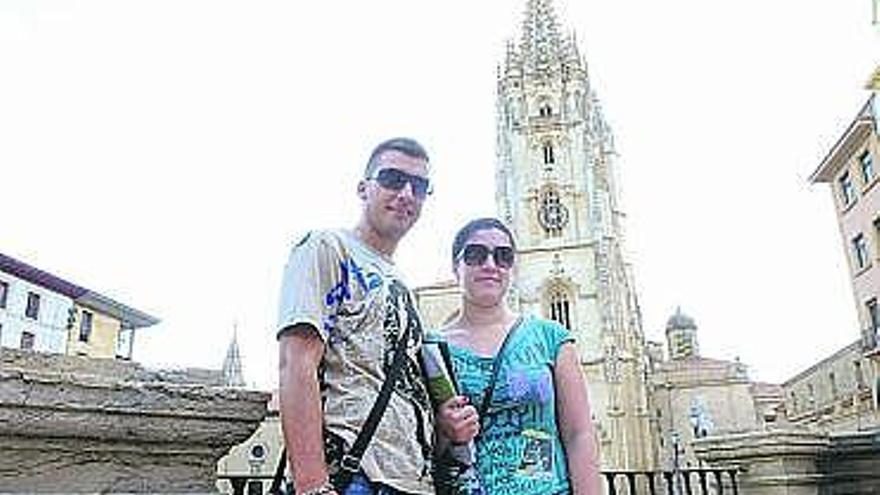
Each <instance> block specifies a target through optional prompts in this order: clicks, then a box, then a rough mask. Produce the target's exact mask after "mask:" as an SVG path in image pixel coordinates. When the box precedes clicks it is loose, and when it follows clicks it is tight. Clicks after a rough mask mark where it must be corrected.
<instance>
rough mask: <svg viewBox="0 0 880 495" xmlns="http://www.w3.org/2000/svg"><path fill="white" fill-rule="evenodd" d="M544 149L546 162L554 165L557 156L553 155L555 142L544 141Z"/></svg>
mask: <svg viewBox="0 0 880 495" xmlns="http://www.w3.org/2000/svg"><path fill="white" fill-rule="evenodd" d="M542 149H543V151H544V164H545V165H552V164H554V163H556V158H555V157H554V156H553V143H551V142H549V141H548V142H546V143H544V145H543V146H542Z"/></svg>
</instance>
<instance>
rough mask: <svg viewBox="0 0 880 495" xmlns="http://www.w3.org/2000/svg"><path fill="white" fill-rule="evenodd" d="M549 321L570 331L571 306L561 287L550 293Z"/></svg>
mask: <svg viewBox="0 0 880 495" xmlns="http://www.w3.org/2000/svg"><path fill="white" fill-rule="evenodd" d="M550 319H551V320H554V321H556V322H558V323H559V324H560V325H562V326H564V327H565V328H567V329H569V330H571V304H570V303H569V300H568V294H567V293H566V291H565V289H563V288H561V287H557V288H555V289H553V290H551V291H550Z"/></svg>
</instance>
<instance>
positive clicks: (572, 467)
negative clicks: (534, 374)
mask: <svg viewBox="0 0 880 495" xmlns="http://www.w3.org/2000/svg"><path fill="white" fill-rule="evenodd" d="M553 380H554V382H555V385H556V407H557V409H558V413H559V414H558V418H559V434H560V436H561V438H562V445H563V446H564V447H565V454H566V457H567V463H568V474H569V476H570V477H571V488H572V493H574V494H575V495H599V494H601V493H602V487H601V484H600V483H601V482H600V475H599V450H598V445H597V441H596V430H595V428H594V427H593V420H592V414H591V411H590V401H589V398H588V397H587V385H586V382H585V381H584V375H583V372H582V371H581V366H580V364H579V363H578V357H577V352H576V351H575V347H574V344H572V343H566V344H563V345H562V347H561V348H560V349H559V355H558V356H557V357H556V367H555V370H554V374H553Z"/></svg>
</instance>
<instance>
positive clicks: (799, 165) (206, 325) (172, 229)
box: [0, 0, 880, 387]
mask: <svg viewBox="0 0 880 495" xmlns="http://www.w3.org/2000/svg"><path fill="white" fill-rule="evenodd" d="M525 3H526V2H525V0H493V1H488V0H479V1H476V0H473V1H462V0H446V1H442V2H439V1H435V2H421V1H412V0H381V1H380V0H373V1H369V2H355V1H338V0H324V1H322V2H280V1H279V2H258V1H255V2H229V1H215V0H212V1H156V0H152V1H141V2H119V1H103V2H99V1H79V2H69V1H59V2H32V1H4V2H2V3H0V211H2V213H0V218H2V220H0V252H3V253H5V254H8V255H11V256H14V257H17V258H19V259H22V260H24V261H26V262H28V263H31V264H33V265H36V266H38V267H40V268H42V269H44V270H48V271H51V272H53V273H55V274H58V275H60V276H63V277H65V278H68V279H69V280H71V281H73V282H76V283H78V284H80V285H83V286H85V287H88V288H90V289H93V290H96V291H98V292H101V293H104V294H106V295H108V296H110V297H113V298H115V299H117V300H119V301H121V302H123V303H126V304H129V305H132V306H134V307H137V308H139V309H143V310H145V311H148V312H150V313H152V314H154V315H156V316H158V317H160V318H162V320H163V321H162V323H161V324H160V325H158V326H156V327H153V328H150V329H147V330H145V331H143V332H141V333H140V334H139V335H138V337H137V342H136V343H137V347H136V350H135V358H136V359H137V360H139V361H142V362H144V363H147V364H150V365H162V366H203V367H215V368H216V367H219V366H220V364H221V363H222V360H223V356H224V354H225V350H226V347H227V345H228V343H229V340H230V337H231V335H232V328H233V324H234V322H236V321H237V322H238V329H239V330H238V334H239V343H240V345H241V350H242V353H243V356H244V367H245V369H244V371H245V374H246V378H247V379H248V381H250V382H252V383H254V384H256V385H258V386H261V387H268V386H271V385H272V383H273V382H274V380H275V363H276V358H275V354H276V348H275V341H274V336H273V325H274V319H275V307H276V302H277V295H278V294H277V293H278V289H279V287H280V276H281V269H282V267H283V264H284V261H285V259H286V255H287V249H288V247H289V243H290V242H291V241H293V240H295V238H296V237H297V236H298V235H299V234H300V233H302V232H303V231H305V230H306V229H308V228H312V227H324V226H351V225H353V224H354V221H355V220H356V217H357V215H358V211H359V205H358V201H357V198H356V196H355V194H354V187H355V183H356V180H357V178H358V175H359V173H360V172H361V170H362V166H363V163H364V161H365V159H366V156H367V154H368V153H369V151H370V149H371V148H372V146H373V145H374V144H376V143H377V142H378V141H379V140H381V139H384V138H386V137H390V136H393V135H401V134H403V135H412V136H414V137H416V138H418V139H420V140H421V141H423V142H424V143H425V144H426V145H427V147H428V148H429V151H430V152H431V154H432V163H433V164H434V176H435V181H436V193H435V195H434V196H433V197H432V198H431V199H430V200H429V202H428V203H427V204H426V206H425V209H424V211H423V216H422V220H421V222H420V223H419V224H418V225H417V226H416V228H415V229H414V230H413V232H412V233H411V234H410V236H409V237H408V238H407V239H406V240H405V241H404V242H403V243H402V245H401V247H400V249H399V252H398V255H399V257H398V258H399V263H400V265H401V266H402V268H403V269H404V270H405V271H406V272H407V273H409V274H410V275H411V282H413V283H414V284H419V283H429V282H432V281H435V280H436V279H438V278H445V277H446V276H448V272H447V263H446V258H447V252H448V249H449V247H448V244H449V243H450V239H451V236H452V235H453V233H454V232H455V230H456V228H457V227H458V226H459V225H460V224H461V223H462V222H463V221H464V220H465V219H468V218H470V217H473V216H476V215H484V214H492V213H494V202H493V197H494V184H493V176H494V167H495V159H494V139H495V135H494V133H495V130H494V103H495V102H494V89H495V70H496V64H497V63H499V62H500V61H501V58H502V55H503V51H504V48H503V47H504V41H505V40H506V39H507V38H509V37H514V36H515V37H517V38H518V37H519V28H520V25H521V21H522V17H523V14H522V13H523V11H524V7H525ZM555 5H556V10H557V14H558V17H559V19H560V21H561V24H562V26H563V27H564V28H565V29H566V30H567V29H570V28H573V29H575V30H576V31H577V34H578V40H579V42H580V44H581V48H582V51H583V52H584V53H585V54H586V56H587V59H588V61H589V64H590V72H591V77H592V81H593V84H594V87H596V88H597V89H598V92H599V97H600V99H601V100H602V102H603V105H604V108H605V111H606V115H607V117H608V119H609V121H610V122H611V125H612V126H613V128H614V131H615V136H616V142H617V147H618V151H619V153H620V155H621V156H620V158H619V160H618V164H619V166H620V169H621V177H622V184H621V186H622V189H623V205H624V208H625V210H626V211H627V213H628V215H629V218H628V223H627V231H628V234H629V243H628V248H629V251H631V253H632V256H631V260H632V261H633V263H634V268H635V275H636V283H637V289H638V293H639V297H640V300H641V304H642V308H643V313H644V322H645V327H646V328H645V330H646V332H647V333H648V335H649V337H652V338H654V339H660V338H661V337H662V329H663V328H664V325H665V322H666V319H667V318H668V317H669V316H670V315H671V314H672V313H673V312H674V310H675V307H676V306H677V305H681V306H682V308H683V310H684V311H685V312H687V313H688V314H690V315H691V316H693V317H694V318H695V319H696V320H697V324H698V325H699V327H700V334H699V335H700V339H701V347H702V351H703V354H704V355H707V356H712V357H717V358H725V359H733V358H734V357H735V356H739V357H740V358H741V359H742V360H743V361H744V362H745V363H746V364H748V365H749V366H750V370H751V374H752V377H753V378H756V379H761V380H772V381H782V380H785V379H787V378H789V377H790V376H791V375H792V374H794V373H795V372H797V371H799V370H801V369H803V368H804V367H806V366H808V365H809V364H811V363H813V362H814V361H816V360H818V359H819V358H821V357H824V356H827V355H828V354H830V353H832V352H833V351H835V350H837V349H838V348H840V347H842V346H844V345H846V344H847V343H849V342H851V341H852V340H854V339H855V338H856V337H857V336H858V329H857V322H856V317H855V308H854V303H853V300H852V293H851V288H850V285H849V282H848V278H847V274H846V264H845V260H844V255H843V250H842V246H841V241H840V239H839V234H838V230H837V226H836V224H835V220H834V214H833V210H832V204H831V198H830V194H829V192H828V191H827V190H826V189H827V188H826V187H824V186H823V187H820V186H810V185H809V184H808V182H807V178H808V176H809V174H810V173H811V172H812V171H813V170H814V169H815V167H816V166H817V165H818V163H819V161H820V160H821V158H822V157H823V155H824V153H825V152H826V151H827V150H828V149H829V147H830V146H831V145H832V144H833V143H834V142H835V140H836V139H837V138H838V136H839V135H840V134H841V133H842V132H843V130H844V129H845V127H846V125H847V124H848V123H849V122H850V120H851V119H852V118H853V116H854V115H855V113H856V111H857V110H858V109H859V108H860V105H861V104H862V103H863V101H864V100H865V99H866V98H867V93H866V92H865V91H864V90H863V89H862V87H863V85H864V83H865V81H866V80H867V78H868V76H869V74H870V72H871V70H872V68H873V67H874V66H875V64H876V63H877V62H878V61H880V60H878V59H880V57H878V54H880V33H878V31H877V28H872V26H871V25H870V17H871V2H870V0H847V1H840V0H816V1H811V2H803V1H795V0H776V1H772V2H768V1H766V0H740V1H736V2H706V1H700V0H670V1H665V2H658V1H650V0H642V1H632V0H581V1H577V2H575V1H573V0H567V1H564V0H557V1H556V2H555Z"/></svg>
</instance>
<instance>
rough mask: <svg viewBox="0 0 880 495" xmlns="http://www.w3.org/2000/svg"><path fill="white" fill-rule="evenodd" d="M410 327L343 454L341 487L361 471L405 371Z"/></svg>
mask: <svg viewBox="0 0 880 495" xmlns="http://www.w3.org/2000/svg"><path fill="white" fill-rule="evenodd" d="M410 327H411V326H410V325H407V326H406V330H405V331H404V332H403V337H401V338H400V340H398V342H397V348H396V349H394V359H393V360H392V361H391V371H390V372H389V374H388V375H387V376H386V377H385V381H384V382H383V383H382V389H381V390H379V396H378V397H376V402H374V403H373V408H372V409H370V414H368V415H367V420H366V421H365V422H364V426H363V427H361V431H360V433H358V436H357V439H355V441H354V443H353V444H352V446H351V448H350V449H349V450H348V452H346V453H345V455H343V456H342V461H340V463H339V467H340V469H341V471H340V473H339V475H338V476H337V478H336V480H337V482H338V483H339V485H340V486H341V487H346V486H348V484H349V483H350V482H351V478H352V476H354V475H355V474H357V472H358V471H360V469H361V459H362V458H363V457H364V452H366V451H367V446H369V445H370V440H372V439H373V434H374V433H376V428H378V427H379V421H381V420H382V415H383V414H385V409H386V408H387V407H388V401H389V400H391V393H392V392H394V387H395V385H396V384H397V379H398V378H400V374H401V373H402V372H403V360H404V358H405V357H406V346H407V343H408V342H409V334H410Z"/></svg>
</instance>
